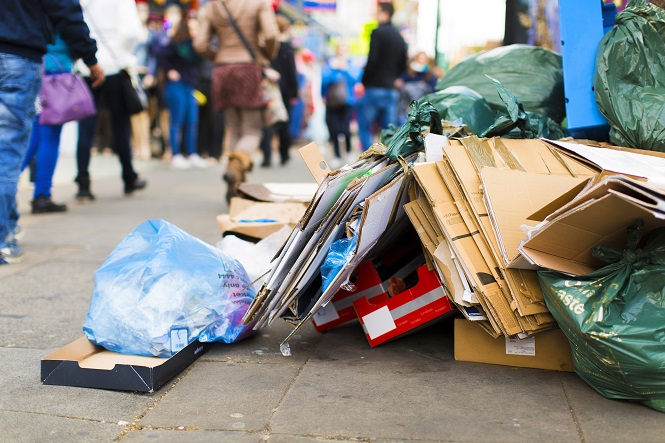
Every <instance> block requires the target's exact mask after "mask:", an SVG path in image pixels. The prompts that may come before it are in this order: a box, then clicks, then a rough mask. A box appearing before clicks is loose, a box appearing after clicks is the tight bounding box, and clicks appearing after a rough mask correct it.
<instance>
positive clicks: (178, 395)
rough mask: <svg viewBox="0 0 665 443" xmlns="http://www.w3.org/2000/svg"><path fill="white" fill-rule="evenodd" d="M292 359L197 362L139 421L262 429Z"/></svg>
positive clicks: (294, 369) (292, 371)
mask: <svg viewBox="0 0 665 443" xmlns="http://www.w3.org/2000/svg"><path fill="white" fill-rule="evenodd" d="M299 370H300V366H299V365H298V364H295V363H294V364H280V365H276V364H257V363H222V362H197V363H195V364H194V366H193V368H192V370H191V371H190V372H189V373H188V374H187V376H186V377H185V378H183V379H182V380H181V381H180V383H178V384H177V386H176V387H175V388H174V389H172V390H171V391H170V392H169V393H168V395H166V396H164V398H162V400H161V401H160V402H159V403H158V404H157V405H156V406H155V408H154V409H153V410H151V411H150V412H148V413H147V414H146V416H145V417H144V418H143V419H142V420H141V422H140V424H141V425H142V426H151V427H169V428H173V427H175V428H177V427H179V426H184V427H185V428H198V429H217V430H229V431H233V430H243V431H262V430H263V429H266V425H267V423H268V420H269V418H270V416H271V415H272V414H273V412H274V411H273V410H274V409H275V408H277V407H278V406H279V403H280V401H281V400H282V398H283V397H284V394H285V393H286V391H287V389H288V388H289V386H290V385H291V383H292V382H293V380H294V378H295V377H296V376H297V374H298V372H299Z"/></svg>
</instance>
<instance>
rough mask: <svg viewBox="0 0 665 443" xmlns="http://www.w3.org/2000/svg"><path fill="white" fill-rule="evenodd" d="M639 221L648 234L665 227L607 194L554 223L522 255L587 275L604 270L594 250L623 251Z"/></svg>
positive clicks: (649, 214)
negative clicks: (607, 247)
mask: <svg viewBox="0 0 665 443" xmlns="http://www.w3.org/2000/svg"><path fill="white" fill-rule="evenodd" d="M637 219H642V220H644V222H645V229H644V232H645V234H646V233H648V232H650V231H651V230H653V229H654V228H656V227H658V226H663V220H660V219H658V218H657V217H656V216H655V215H654V213H653V212H651V211H649V210H647V209H645V208H643V207H640V206H637V205H635V204H634V203H632V202H629V201H626V200H625V199H623V198H621V197H620V196H618V195H615V194H606V195H604V196H602V197H600V198H598V199H591V200H587V201H584V202H583V203H581V204H580V205H579V206H577V207H573V208H572V209H570V210H569V211H568V212H565V213H563V214H561V215H559V216H558V217H556V218H555V219H553V220H551V221H550V223H548V224H546V225H544V226H543V227H542V228H541V229H540V230H539V231H538V232H537V233H535V234H534V235H533V236H532V237H531V239H529V240H528V241H526V242H525V243H524V244H523V245H522V251H523V253H524V254H525V255H526V256H527V257H528V258H529V259H530V260H532V261H533V262H535V263H536V264H537V265H539V266H541V267H544V268H548V269H553V270H556V271H560V272H566V273H569V274H573V275H579V274H585V273H588V272H591V271H594V270H596V269H598V268H600V267H601V266H603V263H602V262H601V261H599V260H597V259H595V258H593V256H592V255H591V250H592V249H593V248H594V247H595V246H598V245H601V244H608V245H612V246H615V247H617V248H623V247H624V246H625V242H626V228H627V227H628V226H630V225H631V224H633V223H634V222H635V221H636V220H637Z"/></svg>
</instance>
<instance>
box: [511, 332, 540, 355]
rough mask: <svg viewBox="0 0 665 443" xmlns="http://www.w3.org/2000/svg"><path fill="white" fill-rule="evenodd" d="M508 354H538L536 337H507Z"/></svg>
mask: <svg viewBox="0 0 665 443" xmlns="http://www.w3.org/2000/svg"><path fill="white" fill-rule="evenodd" d="M506 354H508V355H529V356H531V357H535V356H536V337H529V338H525V339H522V340H520V339H517V338H508V337H506Z"/></svg>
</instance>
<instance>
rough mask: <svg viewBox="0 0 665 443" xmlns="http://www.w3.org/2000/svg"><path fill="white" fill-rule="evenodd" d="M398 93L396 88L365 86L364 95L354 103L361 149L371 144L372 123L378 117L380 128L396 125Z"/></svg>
mask: <svg viewBox="0 0 665 443" xmlns="http://www.w3.org/2000/svg"><path fill="white" fill-rule="evenodd" d="M398 99H399V93H398V92H397V90H396V89H384V88H367V89H366V90H365V95H364V96H363V97H362V98H361V99H360V100H359V101H358V103H357V104H356V113H357V116H358V137H359V138H360V143H361V145H362V149H363V151H366V150H367V149H369V147H370V146H371V145H372V125H373V124H374V122H375V121H376V120H377V119H378V120H379V122H380V123H381V128H383V129H388V127H389V125H391V124H393V125H397V101H398Z"/></svg>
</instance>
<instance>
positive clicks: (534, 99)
mask: <svg viewBox="0 0 665 443" xmlns="http://www.w3.org/2000/svg"><path fill="white" fill-rule="evenodd" d="M486 75H489V76H491V77H493V78H496V79H497V80H499V81H500V82H501V83H503V84H504V85H505V86H506V88H508V89H510V90H511V91H512V92H513V93H514V94H515V95H516V96H517V97H519V99H520V101H521V102H522V103H523V104H524V110H525V111H527V112H533V113H535V114H539V115H542V116H546V117H549V118H551V119H552V120H554V121H555V122H558V123H560V122H561V121H563V119H564V117H565V115H566V105H565V102H564V94H563V68H562V65H561V56H560V55H559V54H557V53H555V52H552V51H549V50H547V49H544V48H537V47H534V46H528V45H510V46H502V47H500V48H496V49H492V50H490V51H487V52H484V53H482V54H480V55H477V56H475V57H472V58H470V59H467V60H464V61H462V62H460V63H458V64H457V65H455V67H453V68H452V69H451V70H450V71H448V73H447V74H446V75H445V77H443V78H442V79H441V80H439V82H438V83H437V85H436V90H437V91H441V90H444V89H446V88H449V87H451V86H466V87H468V88H471V89H473V90H474V91H476V92H477V93H479V94H480V95H481V96H483V98H484V99H485V100H487V102H488V103H489V105H490V106H491V107H492V109H494V110H495V111H503V110H504V104H503V101H501V98H500V97H499V95H498V94H497V93H496V88H495V87H494V84H493V83H492V82H491V81H490V80H489V79H488V78H487V77H486Z"/></svg>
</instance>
